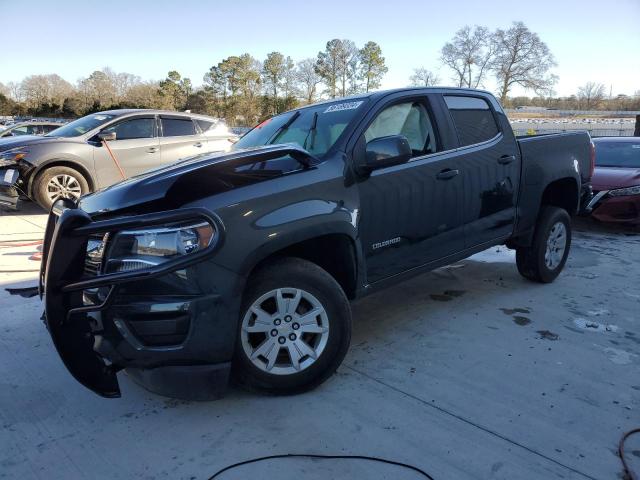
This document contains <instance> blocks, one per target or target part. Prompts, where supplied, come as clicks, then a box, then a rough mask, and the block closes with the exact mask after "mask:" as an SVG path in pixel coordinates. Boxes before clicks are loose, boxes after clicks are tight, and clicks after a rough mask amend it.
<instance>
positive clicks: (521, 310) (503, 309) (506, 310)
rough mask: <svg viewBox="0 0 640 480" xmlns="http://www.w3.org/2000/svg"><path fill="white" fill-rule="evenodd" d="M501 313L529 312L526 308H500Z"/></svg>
mask: <svg viewBox="0 0 640 480" xmlns="http://www.w3.org/2000/svg"><path fill="white" fill-rule="evenodd" d="M500 310H502V313H504V314H505V315H513V314H514V313H531V310H530V309H528V308H501V309H500Z"/></svg>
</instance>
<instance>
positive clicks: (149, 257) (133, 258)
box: [87, 222, 216, 273]
mask: <svg viewBox="0 0 640 480" xmlns="http://www.w3.org/2000/svg"><path fill="white" fill-rule="evenodd" d="M215 237H216V230H215V228H214V227H213V226H212V225H211V224H209V223H208V222H198V223H180V224H174V225H169V226H165V227H157V228H144V229H132V230H123V231H120V232H116V233H109V234H106V235H105V237H104V238H103V241H102V242H103V246H104V252H103V251H102V246H98V245H94V244H90V245H88V248H87V250H88V251H87V254H88V256H89V257H91V256H92V253H93V254H98V253H99V256H100V257H103V253H104V257H103V258H102V264H103V271H104V272H105V273H114V272H126V271H131V270H141V269H145V268H149V267H153V266H155V265H160V264H162V263H165V262H168V261H171V260H176V259H179V258H183V257H185V256H187V255H192V254H194V253H197V252H200V251H202V250H204V249H206V248H207V247H209V245H211V244H212V243H213V242H214V240H215Z"/></svg>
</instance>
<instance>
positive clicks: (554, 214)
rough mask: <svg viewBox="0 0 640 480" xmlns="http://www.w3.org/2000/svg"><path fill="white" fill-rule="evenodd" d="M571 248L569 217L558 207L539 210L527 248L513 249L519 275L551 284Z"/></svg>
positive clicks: (562, 266)
mask: <svg viewBox="0 0 640 480" xmlns="http://www.w3.org/2000/svg"><path fill="white" fill-rule="evenodd" d="M570 247H571V217H569V214H568V213H567V211H566V210H564V209H562V208H559V207H551V206H546V207H543V210H542V213H541V214H540V218H539V219H538V223H537V225H536V231H535V234H534V237H533V243H532V244H531V246H530V247H519V248H517V249H516V264H517V266H518V271H519V272H520V274H521V275H522V276H523V277H525V278H527V279H529V280H532V281H534V282H540V283H551V282H553V281H554V280H555V279H556V277H557V276H558V275H559V274H560V272H561V271H562V269H563V268H564V265H565V263H566V261H567V257H568V256H569V249H570Z"/></svg>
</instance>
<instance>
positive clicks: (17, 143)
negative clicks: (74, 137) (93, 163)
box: [0, 135, 70, 152]
mask: <svg viewBox="0 0 640 480" xmlns="http://www.w3.org/2000/svg"><path fill="white" fill-rule="evenodd" d="M61 141H70V139H68V138H63V137H41V136H37V135H20V136H17V137H7V138H1V139H0V152H2V151H4V150H9V149H12V148H18V147H28V146H30V145H39V144H41V143H56V142H61Z"/></svg>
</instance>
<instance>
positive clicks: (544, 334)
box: [536, 330, 560, 341]
mask: <svg viewBox="0 0 640 480" xmlns="http://www.w3.org/2000/svg"><path fill="white" fill-rule="evenodd" d="M536 333H538V334H539V335H540V338H541V339H542V340H551V341H555V340H558V338H560V336H559V335H558V334H557V333H553V332H550V331H549V330H538V331H537V332H536Z"/></svg>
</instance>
